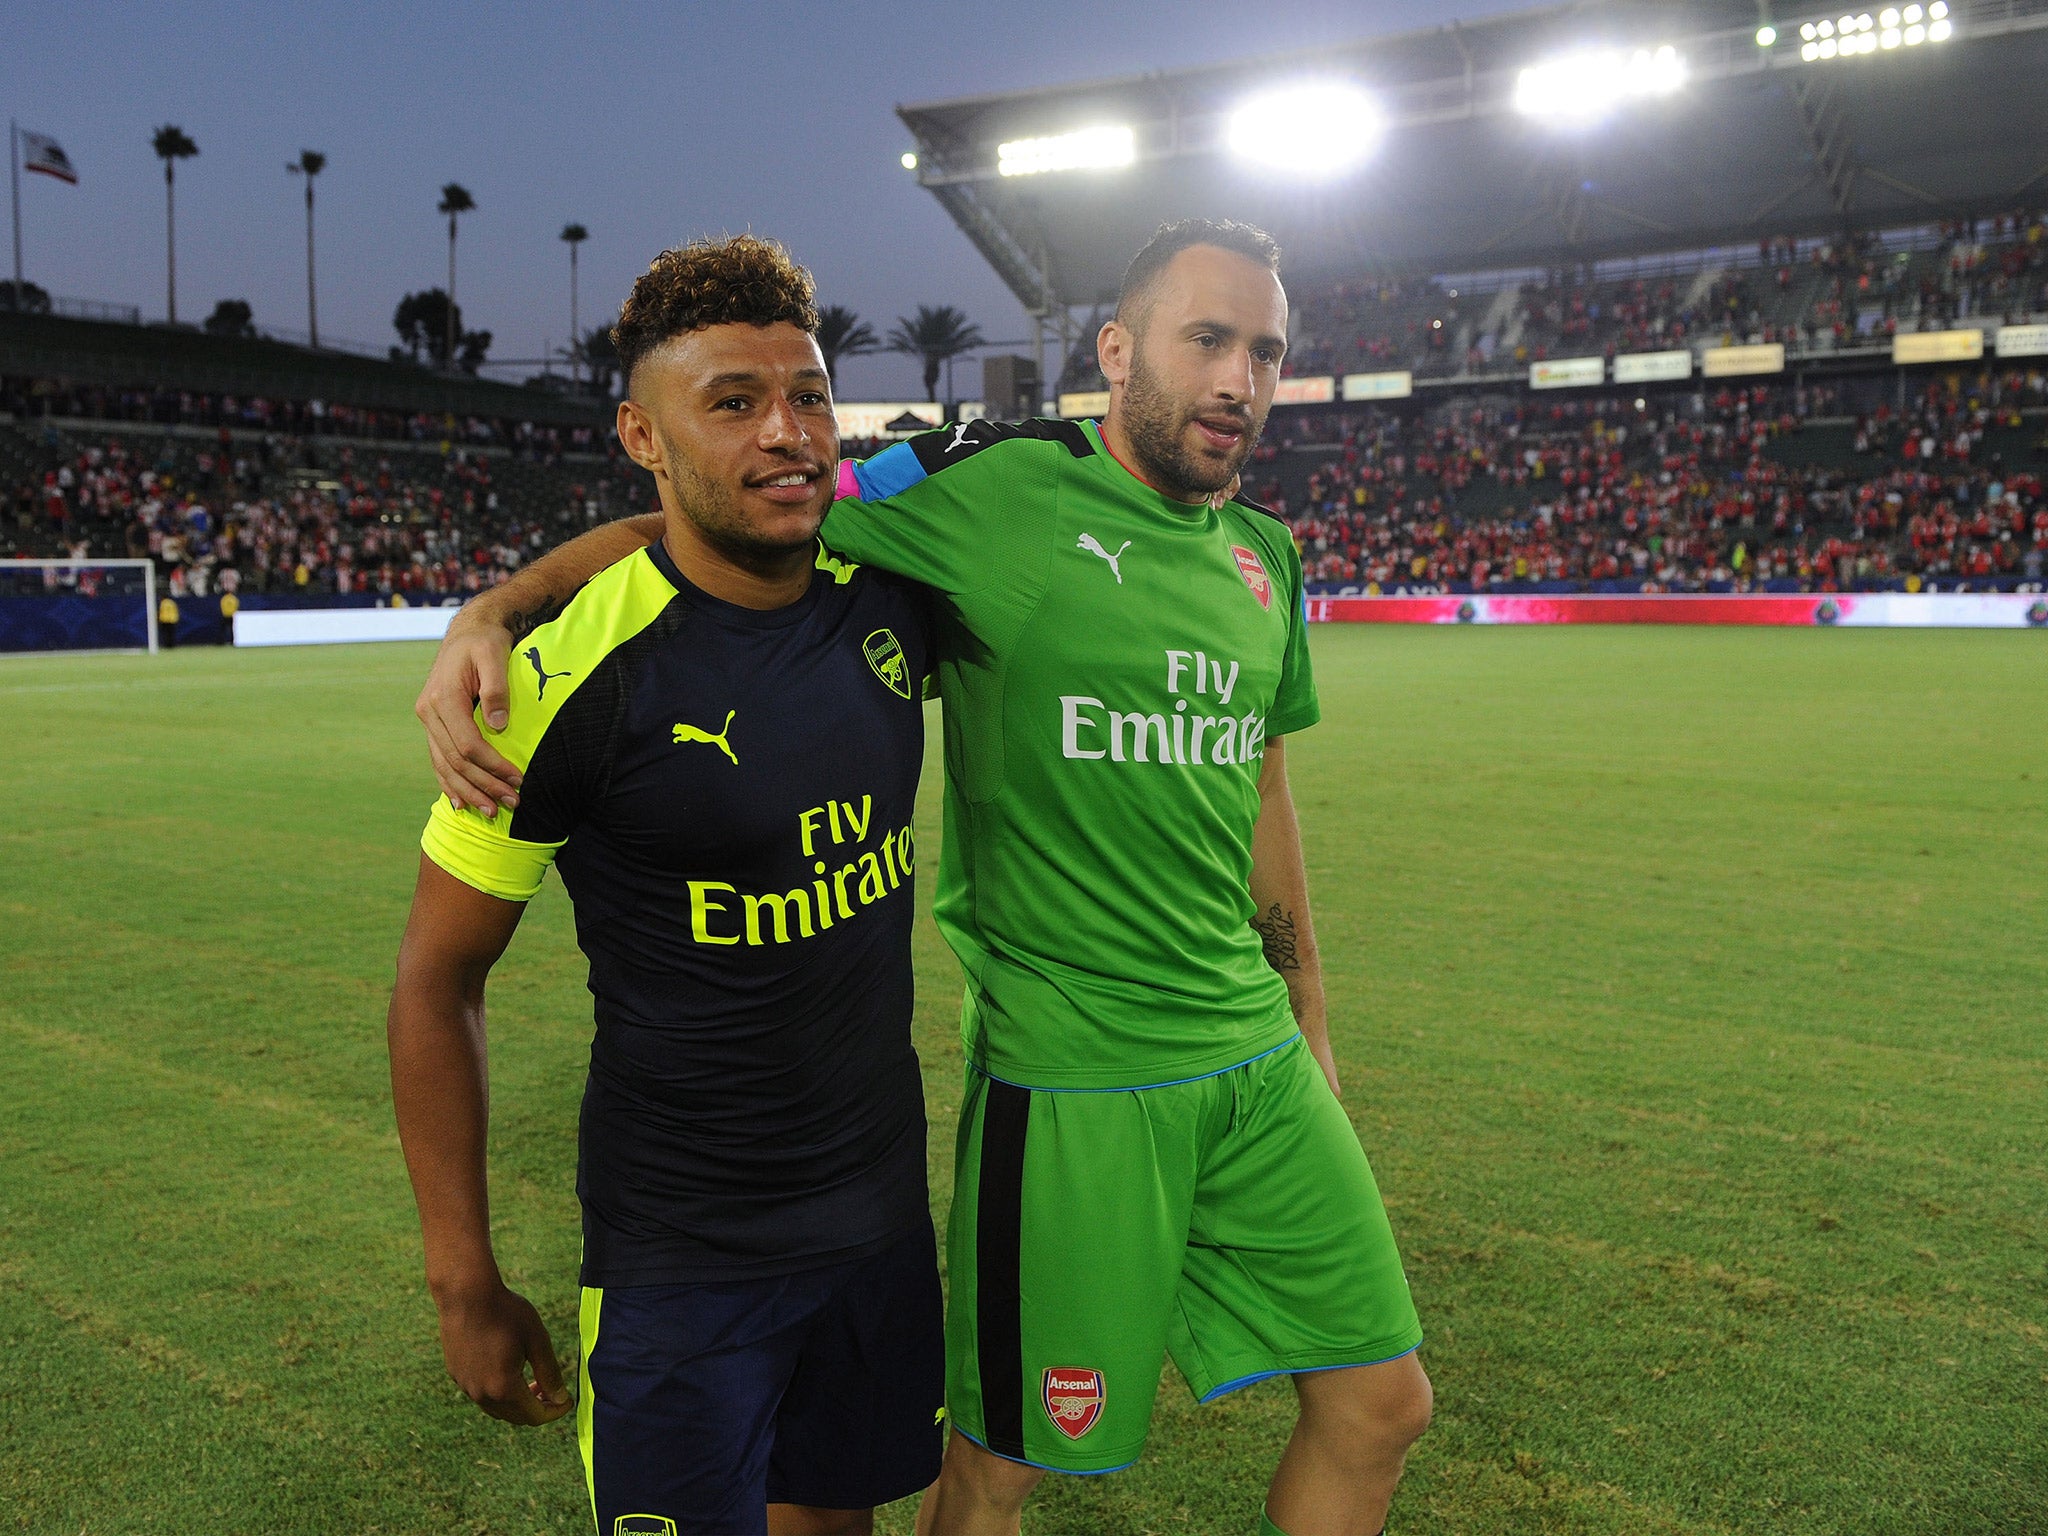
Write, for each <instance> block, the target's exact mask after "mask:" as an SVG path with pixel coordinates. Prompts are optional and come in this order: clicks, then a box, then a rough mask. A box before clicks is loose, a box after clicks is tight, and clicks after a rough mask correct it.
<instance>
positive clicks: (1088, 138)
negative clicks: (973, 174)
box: [996, 123, 1138, 176]
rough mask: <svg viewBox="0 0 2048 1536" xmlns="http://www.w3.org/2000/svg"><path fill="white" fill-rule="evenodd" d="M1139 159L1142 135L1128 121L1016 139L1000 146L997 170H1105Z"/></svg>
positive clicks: (1014, 172)
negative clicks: (1036, 137)
mask: <svg viewBox="0 0 2048 1536" xmlns="http://www.w3.org/2000/svg"><path fill="white" fill-rule="evenodd" d="M1137 158H1138V135H1137V133H1136V132H1135V131H1134V130H1133V129H1132V128H1130V127H1129V126H1128V125H1127V124H1121V123H1115V124H1106V125H1104V126H1103V127H1100V128H1077V129H1075V130H1074V131H1073V132H1072V133H1055V134H1050V135H1048V136H1047V137H1045V138H1041V139H1013V140H1011V141H1010V142H1009V143H1008V144H998V145H997V146H996V170H997V171H998V172H999V173H1000V174H1002V175H1004V176H1037V175H1041V174H1043V173H1044V172H1047V171H1103V170H1114V169H1115V168H1116V167H1118V166H1123V165H1129V164H1131V163H1132V162H1133V161H1135V160H1136V159H1137Z"/></svg>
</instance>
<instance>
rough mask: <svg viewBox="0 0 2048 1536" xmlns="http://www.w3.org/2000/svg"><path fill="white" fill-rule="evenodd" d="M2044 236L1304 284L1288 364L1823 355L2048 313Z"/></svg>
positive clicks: (1958, 227) (2035, 221) (1943, 232)
mask: <svg viewBox="0 0 2048 1536" xmlns="http://www.w3.org/2000/svg"><path fill="white" fill-rule="evenodd" d="M2044 241H2048V226H2044V223H2043V220H2042V216H2041V215H2040V214H2039V213H2038V212H2015V213H2011V214H2001V215H1997V216H1994V217H1992V218H1990V219H1985V220H1955V221H1951V222H1948V223H1945V224H1938V225H1930V226H1922V227H1914V228H1908V229H1902V230H1894V231H1886V232H1882V233H1876V234H1863V235H1857V236H1836V237H1833V238H1822V239H1808V240H1803V241H1802V240H1797V239H1793V238H1791V237H1789V236H1788V237H1782V238H1777V237H1773V238H1767V239H1764V240H1762V241H1759V242H1758V244H1757V245H1756V246H1755V247H1754V248H1753V249H1750V250H1748V251H1745V252H1740V253H1730V252H1726V251H1694V252H1678V253H1673V254H1671V255H1667V256H1662V257H1657V258H1650V259H1645V258H1639V257H1638V258H1627V259H1621V260H1616V261H1613V262H1606V263H1598V264H1588V265H1586V266H1582V267H1564V268H1556V269H1551V270H1547V271H1541V272H1520V273H1517V272H1484V273H1478V274H1475V275H1470V276H1467V277H1465V278H1463V279H1458V280H1444V281H1437V280H1427V279H1392V278H1390V279H1385V280H1380V281H1374V280H1371V279H1367V280H1363V281H1355V282H1343V283H1336V284H1332V285H1328V286H1324V287H1316V288H1310V289H1308V290H1307V291H1306V292H1303V293H1301V294H1299V295H1298V296H1297V301H1296V302H1297V307H1298V309H1299V311H1300V313H1299V315H1298V317H1297V326H1298V330H1297V335H1296V338H1295V344H1294V346H1293V349H1292V351H1291V353H1290V356H1289V358H1288V367H1287V371H1288V373H1289V374H1291V375H1295V376H1309V375H1314V374H1322V373H1339V374H1341V373H1346V372H1354V371H1367V370H1378V369H1389V368H1405V369H1408V370H1410V371H1411V372H1413V373H1415V374H1416V375H1417V376H1418V377H1423V378H1457V377H1484V376H1489V375H1493V374H1497V373H1501V372H1506V371H1510V370H1513V369H1516V368H1521V367H1525V366H1526V365H1528V364H1529V363H1532V362H1540V361H1542V360H1544V359H1546V358H1553V357H1569V356H1603V357H1608V358H1612V357H1614V356H1615V355H1616V354H1617V353H1620V352H1649V351H1657V350H1660V349H1664V348H1672V347H1681V346H1686V345H1688V344H1690V343H1693V342H1696V341H1699V340H1702V339H1707V338H1712V339H1714V340H1716V341H1718V342H1721V343H1723V344H1744V343H1757V342H1783V343H1785V344H1787V346H1788V348H1789V349H1790V350H1791V352H1792V354H1793V356H1794V357H1813V356H1825V355H1827V354H1830V353H1836V352H1841V351H1844V350H1847V349H1851V348H1855V347H1858V346H1872V345H1879V344H1882V343H1884V342H1887V341H1889V340H1890V338H1891V337H1892V336H1894V335H1896V334H1897V333H1898V332H1900V331H1902V330H1903V331H1909V332H1910V331H1920V330H1939V329H1942V328H1944V327H1947V326H1950V325H1953V324H1955V323H1956V322H1958V321H1959V320H1964V319H1971V318H1982V317H1986V316H1993V317H1996V318H1998V319H1999V320H2002V321H2003V322H2004V323H2007V324H2015V323H2019V322H2021V321H2024V320H2026V319H2029V318H2031V317H2033V316H2037V315H2041V314H2048V244H2044ZM1069 387H1071V388H1077V389H1079V388H1088V387H1094V386H1091V385H1090V384H1088V383H1085V382H1077V383H1074V384H1072V385H1070V386H1069Z"/></svg>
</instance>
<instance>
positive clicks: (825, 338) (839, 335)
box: [818, 304, 882, 389]
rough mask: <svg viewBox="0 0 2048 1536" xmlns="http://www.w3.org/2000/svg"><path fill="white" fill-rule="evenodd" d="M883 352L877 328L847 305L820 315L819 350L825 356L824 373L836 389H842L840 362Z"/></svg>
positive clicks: (825, 310)
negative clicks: (844, 359)
mask: <svg viewBox="0 0 2048 1536" xmlns="http://www.w3.org/2000/svg"><path fill="white" fill-rule="evenodd" d="M881 349H882V343H881V342H880V341H879V340H877V339H876V337H875V328H874V327H873V326H872V325H869V324H868V323H867V321H865V320H863V319H861V317H860V316H859V315H856V314H855V313H854V312H853V311H852V310H850V309H848V308H847V307H846V306H845V305H844V304H828V305H826V306H825V307H824V308H823V309H821V310H819V311H818V350H819V351H820V352H822V353H824V354H825V373H826V376H827V377H828V378H830V379H831V380H832V387H833V388H834V389H837V388H838V387H839V359H841V358H842V357H865V356H867V355H868V354H869V353H870V352H879V351H881Z"/></svg>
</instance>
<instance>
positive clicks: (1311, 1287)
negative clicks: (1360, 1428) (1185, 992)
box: [946, 1036, 1422, 1472]
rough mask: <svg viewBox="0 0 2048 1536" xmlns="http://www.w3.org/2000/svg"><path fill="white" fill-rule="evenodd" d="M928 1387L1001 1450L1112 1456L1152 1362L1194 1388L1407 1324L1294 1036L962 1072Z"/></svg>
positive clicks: (1339, 1361)
mask: <svg viewBox="0 0 2048 1536" xmlns="http://www.w3.org/2000/svg"><path fill="white" fill-rule="evenodd" d="M947 1269H948V1274H949V1277H950V1287H951V1295H950V1299H949V1302H948V1305H947V1311H946V1400H947V1408H948V1411H949V1412H950V1414H951V1416H952V1420H953V1425H954V1428H956V1429H957V1430H959V1431H960V1432H961V1433H962V1434H965V1435H967V1436H968V1437H969V1438H970V1439H972V1440H974V1441H976V1442H978V1443H979V1444H981V1445H983V1446H986V1447H987V1448H988V1449H989V1450H991V1451H994V1452H995V1453H996V1454H997V1455H999V1456H1006V1457H1008V1458H1010V1459H1011V1460H1013V1461H1023V1462H1028V1463H1030V1464H1032V1465H1033V1466H1041V1467H1049V1468H1052V1469H1053V1470H1055V1471H1060V1472H1110V1471H1114V1470H1116V1469H1117V1468H1119V1467H1124V1466H1128V1465H1130V1464H1131V1463H1132V1462H1133V1461H1136V1460H1137V1458H1138V1453H1139V1452H1140V1451H1141V1450H1142V1449H1143V1448H1144V1444H1145V1433H1146V1430H1147V1428H1148V1427H1149V1425H1150V1423H1151V1419H1152V1399H1153V1397H1154V1395H1155V1394H1156V1392H1157V1390H1158V1386H1159V1372H1160V1366H1161V1363H1162V1361H1163V1360H1164V1357H1165V1356H1166V1354H1167V1353H1168V1352H1169V1351H1171V1353H1172V1355H1173V1359H1174V1363H1175V1364H1176V1365H1178V1366H1179V1367H1180V1370H1181V1374H1182V1375H1183V1376H1185V1377H1186V1378H1187V1381H1188V1385H1189V1386H1190V1387H1191V1388H1193V1390H1194V1393H1195V1395H1196V1397H1198V1398H1199V1399H1201V1400H1202V1401H1203V1402H1208V1401H1209V1400H1210V1399H1211V1398H1216V1397H1221V1396H1222V1395H1223V1394H1224V1393H1226V1392H1230V1391H1233V1390H1235V1389H1236V1388H1238V1387H1242V1386H1248V1385H1250V1384H1251V1383H1252V1382H1254V1381H1259V1380H1262V1379H1264V1378H1265V1377H1268V1376H1278V1375H1285V1374H1290V1373H1293V1372H1297V1371H1319V1370H1332V1369H1336V1368H1338V1367H1341V1366H1351V1365H1373V1364H1377V1363H1379V1362H1381V1361H1384V1360H1391V1359H1394V1358H1396V1357H1398V1356H1400V1355H1404V1354H1406V1353H1408V1352H1409V1351H1410V1350H1412V1349H1414V1348H1415V1347H1416V1345H1418V1344H1419V1343H1421V1342H1422V1326H1421V1324H1420V1323H1419V1322H1418V1321H1417V1319H1416V1316H1415V1303H1414V1301H1413V1300H1412V1299H1411V1298H1410V1297H1409V1294H1408V1280H1407V1277H1406V1276H1405V1275H1404V1274H1403V1273H1402V1271H1401V1256H1400V1254H1399V1252H1398V1251H1397V1250H1396V1249H1395V1247H1394V1235H1393V1232H1392V1231H1391V1230H1390V1229H1389V1228H1388V1226H1387V1215H1386V1210H1385V1208H1384V1207H1382V1205H1381V1204H1380V1194H1379V1188H1378V1186H1377V1185H1376V1184H1374V1182H1373V1177H1372V1169H1371V1168H1370V1167H1368V1166H1367V1164H1366V1160H1365V1153H1364V1151H1363V1150H1362V1149H1361V1148H1360V1147H1359V1145H1358V1137H1357V1135H1356V1134H1355V1133H1354V1132H1353V1131H1352V1129H1351V1122H1350V1120H1349V1119H1348V1118H1347V1117H1346V1115H1345V1113H1344V1110H1343V1107H1342V1106H1341V1105H1340V1104H1338V1102H1337V1100H1336V1098H1335V1097H1334V1096H1333V1095H1332V1094H1331V1092H1330V1090H1329V1086H1328V1084H1327V1083H1326V1082H1325V1081H1324V1079H1323V1074H1322V1069H1321V1068H1320V1067H1318V1066H1317V1064H1316V1060H1315V1057H1314V1056H1313V1055H1312V1054H1311V1053H1310V1051H1309V1049H1308V1045H1307V1042H1306V1041H1304V1040H1302V1039H1301V1038H1300V1037H1299V1036H1296V1037H1295V1038H1294V1039H1293V1040H1291V1041H1289V1042H1288V1043H1287V1044H1285V1045H1282V1046H1280V1047H1279V1048H1278V1049H1276V1050H1272V1051H1269V1052H1267V1053H1266V1054H1265V1055H1263V1056H1258V1057H1255V1058H1253V1059H1252V1060H1251V1061H1248V1062H1245V1063H1243V1064H1242V1065H1240V1066H1236V1067H1232V1068H1231V1069H1230V1070H1229V1071H1227V1072H1219V1073H1217V1074H1215V1075H1214V1076H1211V1077H1203V1078H1197V1079H1195V1080H1194V1081H1193V1082H1187V1083H1174V1084H1169V1085H1167V1086H1165V1087H1160V1088H1141V1089H1132V1090H1108V1091H1067V1092H1061V1091H1049V1090H1042V1089H1029V1088H1020V1087H1017V1086H1015V1085H1013V1084H1009V1083H1003V1082H998V1081H995V1080H993V1079H991V1078H987V1077H984V1076H982V1075H981V1074H979V1073H977V1072H973V1071H971V1070H970V1072H969V1074H968V1083H967V1095H966V1100H965V1102H964V1103H963V1104H962V1105H961V1110H960V1145H959V1153H958V1158H957V1161H956V1162H955V1164H954V1188H953V1216H952V1221H951V1225H950V1227H949V1229H948V1234H947Z"/></svg>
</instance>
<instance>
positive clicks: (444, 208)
mask: <svg viewBox="0 0 2048 1536" xmlns="http://www.w3.org/2000/svg"><path fill="white" fill-rule="evenodd" d="M475 207H476V199H475V198H473V197H471V196H470V195H469V189H468V188H467V187H465V186H463V185H462V183H460V182H457V181H451V182H449V183H448V185H447V186H445V187H443V188H442V189H441V203H440V208H439V211H440V212H442V213H445V214H447V215H448V350H447V352H446V354H445V356H446V357H447V359H448V366H449V367H451V368H452V367H454V366H455V216H456V215H457V214H460V213H469V212H471V211H473V210H474V209H475Z"/></svg>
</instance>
